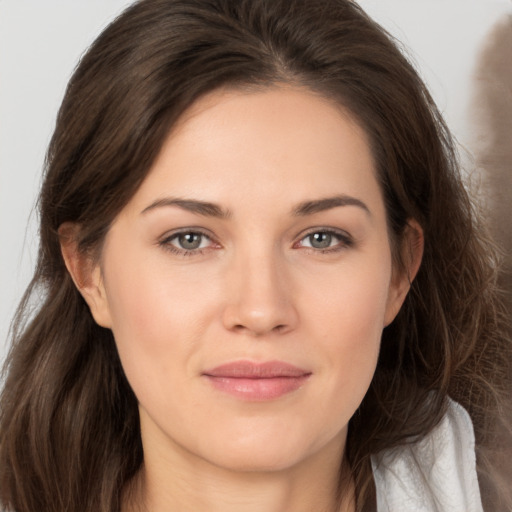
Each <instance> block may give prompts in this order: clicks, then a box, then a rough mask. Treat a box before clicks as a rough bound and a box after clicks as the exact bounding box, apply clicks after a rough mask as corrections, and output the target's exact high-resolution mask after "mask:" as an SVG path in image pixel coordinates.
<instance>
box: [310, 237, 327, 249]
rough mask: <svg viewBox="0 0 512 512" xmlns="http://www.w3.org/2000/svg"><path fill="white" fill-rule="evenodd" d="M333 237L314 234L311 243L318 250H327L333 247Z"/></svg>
mask: <svg viewBox="0 0 512 512" xmlns="http://www.w3.org/2000/svg"><path fill="white" fill-rule="evenodd" d="M331 240H332V236H331V235H330V234H329V233H314V234H312V235H310V237H309V241H310V243H311V246H312V247H315V248H316V249H325V248H326V247H329V246H330V245H331Z"/></svg>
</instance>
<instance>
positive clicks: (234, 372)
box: [203, 361, 311, 379]
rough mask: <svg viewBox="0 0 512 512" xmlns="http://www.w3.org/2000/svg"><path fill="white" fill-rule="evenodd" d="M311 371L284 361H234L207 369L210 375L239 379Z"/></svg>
mask: <svg viewBox="0 0 512 512" xmlns="http://www.w3.org/2000/svg"><path fill="white" fill-rule="evenodd" d="M310 374H311V372H309V371H307V370H304V369H303V368H299V367H297V366H294V365H292V364H290V363H285V362H284V361H266V362H253V361H234V362H231V363H226V364H221V365H220V366H216V367H215V368H212V369H209V370H206V371H205V372H203V375H206V376H208V377H224V378H238V379H273V378H278V377H305V376H308V375H310Z"/></svg>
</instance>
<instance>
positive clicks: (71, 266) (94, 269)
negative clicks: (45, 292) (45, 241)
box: [59, 222, 111, 328]
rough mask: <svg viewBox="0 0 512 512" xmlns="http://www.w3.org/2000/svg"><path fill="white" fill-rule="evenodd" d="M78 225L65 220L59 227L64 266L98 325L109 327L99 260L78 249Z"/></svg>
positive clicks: (109, 320) (108, 312) (108, 315)
mask: <svg viewBox="0 0 512 512" xmlns="http://www.w3.org/2000/svg"><path fill="white" fill-rule="evenodd" d="M79 231H80V226H79V225H78V224H76V223H73V222H65V223H63V224H62V225H61V226H60V227H59V241H60V248H61V251H62V256H63V258H64V262H65V264H66V268H67V269H68V272H69V274H70V276H71V279H73V282H74V283H75V286H76V287H77V289H78V291H79V292H80V294H81V295H82V297H83V298H84V299H85V302H87V304H88V306H89V309H90V310H91V314H92V316H93V318H94V320H95V321H96V323H97V324H98V325H101V326H102V327H107V328H110V327H111V319H110V311H109V307H108V301H107V296H106V293H105V286H104V283H103V276H102V272H101V268H100V265H99V262H97V261H96V260H95V258H93V257H92V256H91V255H90V254H87V253H84V252H81V251H80V250H79V249H78V242H77V240H78V236H77V235H78V233H79Z"/></svg>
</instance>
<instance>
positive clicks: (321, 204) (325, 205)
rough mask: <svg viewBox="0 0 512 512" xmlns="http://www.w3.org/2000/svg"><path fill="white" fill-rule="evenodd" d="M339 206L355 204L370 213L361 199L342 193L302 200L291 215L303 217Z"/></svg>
mask: <svg viewBox="0 0 512 512" xmlns="http://www.w3.org/2000/svg"><path fill="white" fill-rule="evenodd" d="M339 206H357V207H358V208H361V209H363V210H364V211H365V212H366V213H367V214H368V215H371V212H370V209H369V208H368V206H366V204H365V203H363V201H361V200H360V199H357V198H355V197H351V196H347V195H344V194H342V195H337V196H333V197H326V198H323V199H316V200H314V201H304V202H303V203H300V204H299V205H297V206H296V207H295V208H294V209H293V215H296V216H298V217H303V216H306V215H312V214H314V213H319V212H323V211H325V210H330V209H332V208H337V207H339Z"/></svg>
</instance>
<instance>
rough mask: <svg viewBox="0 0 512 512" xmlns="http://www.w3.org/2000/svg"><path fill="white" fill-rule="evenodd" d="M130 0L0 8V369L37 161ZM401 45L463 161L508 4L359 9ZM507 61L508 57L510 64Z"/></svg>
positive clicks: (33, 236)
mask: <svg viewBox="0 0 512 512" xmlns="http://www.w3.org/2000/svg"><path fill="white" fill-rule="evenodd" d="M129 3H131V2H130V0H0V290H1V294H0V361H1V360H2V359H3V358H4V356H5V353H6V350H7V333H8V327H9V323H10V319H11V318H12V316H13V314H14V310H15V308H16V305H17V303H18V301H19V300H20V298H21V295H22V293H23V291H24V289H25V287H26V286H27V284H28V282H29V281H30V278H31V274H32V270H33V265H34V263H35V259H36V255H37V216H36V214H35V212H34V206H35V201H36V197H37V191H38V187H39V183H40V174H41V169H42V164H43V159H44V152H45V149H46V146H47V144H48V142H49V139H50V136H51V132H52V128H53V124H54V120H55V115H56V112H57V109H58V106H59V103H60V101H61V99H62V96H63V93H64V89H65V85H66V82H67V80H68V79H69V77H70V75H71V73H72V71H73V69H74V67H75V65H76V63H77V61H78V59H79V57H80V55H81V54H82V53H83V51H84V50H85V49H86V47H87V46H88V45H89V44H90V43H91V42H92V41H93V40H94V38H95V37H96V36H97V35H98V33H99V32H100V30H101V29H102V28H103V27H105V26H106V24H107V23H108V22H109V21H110V20H111V19H112V18H113V17H114V16H115V15H117V14H118V13H120V12H121V11H122V9H123V8H124V7H125V6H126V5H128V4H129ZM360 3H361V5H362V6H363V7H364V8H365V9H366V10H367V11H368V13H369V14H370V15H372V16H373V17H374V18H375V19H376V20H377V21H379V22H380V23H381V24H382V25H384V26H385V27H386V28H387V29H388V30H389V31H390V32H391V33H392V34H394V35H395V36H396V37H397V38H398V39H399V40H401V41H402V42H403V43H404V44H405V46H406V47H407V48H408V49H409V50H408V51H409V55H410V56H411V58H412V59H413V61H414V62H415V64H416V66H417V67H418V68H419V69H420V72H421V75H422V76H423V78H424V79H425V80H426V82H427V84H428V85H429V87H430V89H431V92H432V93H433V96H434V98H435V100H436V101H437V103H438V105H439V106H440V108H441V110H442V111H443V112H444V114H445V117H446V119H447V121H448V124H449V126H450V127H451V128H452V130H453V131H454V133H455V135H456V136H457V138H458V140H459V142H460V143H461V144H462V146H463V147H464V148H465V150H466V151H467V152H468V154H471V150H472V142H473V141H472V129H471V128H472V127H471V119H470V116H469V110H470V109H469V107H470V102H471V95H472V88H473V79H472V75H473V73H474V69H475V63H476V59H477V55H478V53H479V51H480V49H481V47H482V45H483V44H484V41H485V39H486V36H487V35H488V34H489V32H490V30H491V28H492V27H493V25H494V24H495V23H496V22H497V21H498V20H499V19H500V18H503V16H504V15H505V14H507V13H508V14H511V13H512V1H511V0H360ZM511 59H512V57H511Z"/></svg>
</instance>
